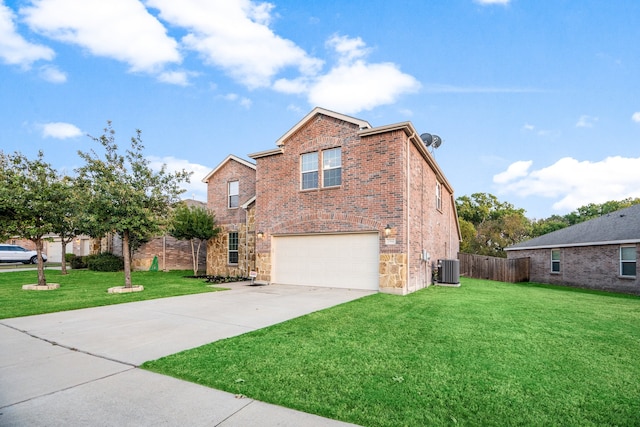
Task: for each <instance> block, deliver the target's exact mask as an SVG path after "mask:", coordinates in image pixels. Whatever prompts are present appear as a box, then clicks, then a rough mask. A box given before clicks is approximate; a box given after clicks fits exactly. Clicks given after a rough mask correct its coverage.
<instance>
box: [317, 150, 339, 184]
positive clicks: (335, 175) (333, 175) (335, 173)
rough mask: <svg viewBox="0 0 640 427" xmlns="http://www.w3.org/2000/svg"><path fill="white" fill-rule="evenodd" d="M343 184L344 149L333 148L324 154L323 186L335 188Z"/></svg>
mask: <svg viewBox="0 0 640 427" xmlns="http://www.w3.org/2000/svg"><path fill="white" fill-rule="evenodd" d="M340 184H342V149H340V148H333V149H331V150H324V151H323V152H322V186H323V187H335V186H336V185H340Z"/></svg>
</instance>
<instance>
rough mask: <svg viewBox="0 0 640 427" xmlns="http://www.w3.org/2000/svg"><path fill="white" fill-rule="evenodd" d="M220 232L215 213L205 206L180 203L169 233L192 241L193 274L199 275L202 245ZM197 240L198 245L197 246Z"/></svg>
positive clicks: (172, 218) (174, 213)
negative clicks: (189, 205)
mask: <svg viewBox="0 0 640 427" xmlns="http://www.w3.org/2000/svg"><path fill="white" fill-rule="evenodd" d="M219 232H220V229H219V228H217V227H216V217H215V214H214V213H213V212H211V211H209V210H207V209H205V208H203V207H199V206H191V207H188V206H187V205H186V204H185V203H179V204H178V205H177V206H176V208H175V209H174V211H173V215H172V217H171V223H170V225H169V234H170V235H171V236H173V237H175V238H176V239H178V240H190V241H191V259H192V260H193V275H194V276H197V275H198V269H199V260H200V246H201V245H202V243H203V242H204V243H206V242H207V241H208V240H209V239H211V238H213V237H215V236H217V235H218V233H219ZM196 241H197V246H196Z"/></svg>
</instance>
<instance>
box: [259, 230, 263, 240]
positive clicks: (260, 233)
mask: <svg viewBox="0 0 640 427" xmlns="http://www.w3.org/2000/svg"><path fill="white" fill-rule="evenodd" d="M263 237H264V232H262V231H258V239H262V238H263Z"/></svg>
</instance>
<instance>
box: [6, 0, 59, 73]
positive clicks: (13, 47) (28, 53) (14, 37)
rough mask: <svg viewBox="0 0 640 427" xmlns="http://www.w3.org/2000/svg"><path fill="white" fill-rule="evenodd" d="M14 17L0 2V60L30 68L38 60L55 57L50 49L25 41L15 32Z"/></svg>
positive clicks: (48, 59) (47, 59)
mask: <svg viewBox="0 0 640 427" xmlns="http://www.w3.org/2000/svg"><path fill="white" fill-rule="evenodd" d="M14 20H15V15H14V13H13V11H12V10H11V9H9V8H8V7H7V6H5V5H4V4H3V2H2V1H1V0H0V59H2V60H3V61H4V62H5V63H7V64H11V65H19V66H21V67H24V68H30V67H31V65H32V64H33V63H34V62H36V61H39V60H46V61H50V60H52V59H53V57H54V56H55V53H54V51H53V50H52V49H50V48H48V47H46V46H42V45H39V44H34V43H30V42H28V41H26V40H25V39H24V38H23V37H22V36H21V35H20V34H18V32H17V28H16V25H15V23H14Z"/></svg>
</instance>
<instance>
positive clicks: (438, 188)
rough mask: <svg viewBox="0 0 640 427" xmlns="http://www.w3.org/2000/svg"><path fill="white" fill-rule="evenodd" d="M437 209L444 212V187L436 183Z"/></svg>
mask: <svg viewBox="0 0 640 427" xmlns="http://www.w3.org/2000/svg"><path fill="white" fill-rule="evenodd" d="M436 209H438V210H439V211H441V210H442V185H441V184H440V183H439V182H436Z"/></svg>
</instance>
